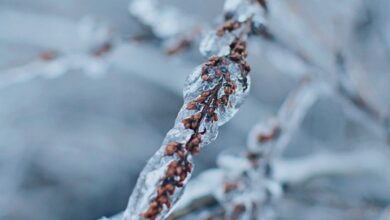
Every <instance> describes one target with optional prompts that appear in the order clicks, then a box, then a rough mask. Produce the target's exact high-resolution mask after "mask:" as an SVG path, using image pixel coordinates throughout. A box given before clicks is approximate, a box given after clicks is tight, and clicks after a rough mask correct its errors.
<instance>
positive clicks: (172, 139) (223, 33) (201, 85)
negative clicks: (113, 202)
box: [124, 0, 261, 220]
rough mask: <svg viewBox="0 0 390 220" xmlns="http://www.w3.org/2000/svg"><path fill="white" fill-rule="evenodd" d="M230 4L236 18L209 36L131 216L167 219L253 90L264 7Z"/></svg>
mask: <svg viewBox="0 0 390 220" xmlns="http://www.w3.org/2000/svg"><path fill="white" fill-rule="evenodd" d="M233 2H234V5H232V3H233ZM226 5H227V6H229V7H227V10H226V13H228V12H229V13H230V16H229V18H228V20H227V21H226V23H225V24H224V25H223V26H222V27H221V28H220V29H218V31H213V32H212V33H210V35H208V38H206V39H205V40H204V42H203V44H202V46H201V50H202V51H203V52H204V53H205V54H207V55H210V58H209V60H208V62H206V63H204V64H202V65H201V66H199V67H197V68H196V70H195V72H194V73H193V74H191V75H190V76H189V77H188V79H187V82H186V85H185V88H184V105H183V107H182V108H181V110H180V112H179V114H178V116H177V119H176V122H175V125H174V128H173V129H171V130H170V131H169V132H168V134H167V136H166V138H165V139H164V141H163V144H162V146H161V147H160V149H159V150H158V151H157V152H156V153H155V155H154V156H153V157H152V158H151V159H150V160H149V161H148V163H147V165H146V167H145V168H144V170H143V171H142V172H141V174H140V176H139V178H138V181H137V184H136V187H135V188H134V190H133V193H132V195H131V196H130V199H129V203H128V207H127V209H126V210H125V213H124V219H126V220H133V219H134V220H135V219H139V218H140V217H142V218H146V219H163V218H165V217H166V215H167V214H168V212H169V210H170V208H171V206H172V205H173V204H175V203H176V202H177V201H178V199H179V198H180V196H181V194H182V192H183V189H184V186H185V184H186V183H187V181H188V179H189V177H190V175H191V172H192V169H193V162H192V157H193V156H194V155H196V154H198V153H199V151H200V149H201V148H202V147H204V146H205V145H207V144H209V143H210V142H212V141H213V140H214V139H215V138H216V136H217V132H218V127H219V126H221V125H223V124H224V123H226V122H227V121H229V120H230V119H231V118H232V117H233V116H234V114H235V113H236V112H237V111H238V107H239V106H240V105H241V104H242V102H243V101H244V98H245V96H246V95H247V93H248V91H249V84H250V80H249V77H248V72H249V71H250V67H249V65H248V63H247V62H246V61H245V60H246V56H247V52H246V39H247V36H248V33H249V32H250V31H251V27H252V26H251V24H252V22H253V21H254V20H253V17H255V16H258V14H259V13H261V11H258V9H259V8H258V5H257V4H256V5H254V4H253V3H251V1H247V0H243V1H230V0H228V1H226ZM256 6H257V7H256Z"/></svg>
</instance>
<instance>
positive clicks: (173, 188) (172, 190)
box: [165, 183, 175, 195]
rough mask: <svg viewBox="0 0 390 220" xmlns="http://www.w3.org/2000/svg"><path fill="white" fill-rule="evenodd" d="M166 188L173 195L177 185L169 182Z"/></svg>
mask: <svg viewBox="0 0 390 220" xmlns="http://www.w3.org/2000/svg"><path fill="white" fill-rule="evenodd" d="M165 189H166V191H167V192H168V193H169V194H170V195H172V194H173V192H174V191H175V186H174V185H173V184H172V183H168V184H167V185H166V186H165Z"/></svg>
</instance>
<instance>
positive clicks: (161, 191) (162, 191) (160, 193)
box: [157, 186, 165, 195]
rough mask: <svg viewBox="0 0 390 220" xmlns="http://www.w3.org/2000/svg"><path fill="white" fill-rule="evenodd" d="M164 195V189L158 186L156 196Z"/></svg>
mask: <svg viewBox="0 0 390 220" xmlns="http://www.w3.org/2000/svg"><path fill="white" fill-rule="evenodd" d="M164 193H165V189H164V188H163V187H162V186H160V187H158V188H157V194H158V195H162V194H164Z"/></svg>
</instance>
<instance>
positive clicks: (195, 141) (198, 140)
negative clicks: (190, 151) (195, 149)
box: [191, 138, 200, 145]
mask: <svg viewBox="0 0 390 220" xmlns="http://www.w3.org/2000/svg"><path fill="white" fill-rule="evenodd" d="M191 143H192V144H194V145H198V144H200V139H199V138H194V139H192V141H191Z"/></svg>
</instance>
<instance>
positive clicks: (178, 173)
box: [176, 166, 183, 175]
mask: <svg viewBox="0 0 390 220" xmlns="http://www.w3.org/2000/svg"><path fill="white" fill-rule="evenodd" d="M182 172H183V168H182V167H181V166H178V167H176V174H177V175H180V174H181V173H182Z"/></svg>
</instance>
